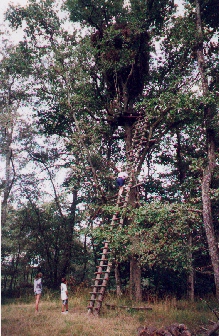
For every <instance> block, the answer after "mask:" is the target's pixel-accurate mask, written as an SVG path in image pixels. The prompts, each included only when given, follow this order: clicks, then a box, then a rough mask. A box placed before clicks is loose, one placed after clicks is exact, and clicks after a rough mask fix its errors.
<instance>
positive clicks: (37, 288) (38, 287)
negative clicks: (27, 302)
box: [34, 273, 43, 313]
mask: <svg viewBox="0 0 219 336" xmlns="http://www.w3.org/2000/svg"><path fill="white" fill-rule="evenodd" d="M42 276H43V275H42V273H38V274H37V275H36V277H35V279H34V295H35V300H36V304H35V311H36V313H38V310H39V303H40V297H41V294H42V290H43V285H42Z"/></svg>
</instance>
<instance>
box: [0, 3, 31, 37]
mask: <svg viewBox="0 0 219 336" xmlns="http://www.w3.org/2000/svg"><path fill="white" fill-rule="evenodd" d="M9 4H13V5H15V6H16V5H20V6H25V5H26V4H27V0H1V1H0V25H1V27H0V28H1V30H2V28H3V27H6V28H7V29H8V30H9V31H11V30H10V28H9V26H8V25H7V22H4V13H5V11H6V10H7V8H8V6H9ZM12 36H13V41H14V42H18V41H19V40H20V39H21V38H22V36H23V33H22V29H20V30H19V31H17V32H13V34H12Z"/></svg>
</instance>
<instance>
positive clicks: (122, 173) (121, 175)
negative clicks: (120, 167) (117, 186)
mask: <svg viewBox="0 0 219 336" xmlns="http://www.w3.org/2000/svg"><path fill="white" fill-rule="evenodd" d="M118 177H122V178H124V179H126V178H127V177H128V174H127V173H126V172H120V173H119V174H118Z"/></svg>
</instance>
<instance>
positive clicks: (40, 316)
mask: <svg viewBox="0 0 219 336" xmlns="http://www.w3.org/2000/svg"><path fill="white" fill-rule="evenodd" d="M86 299H87V297H86V295H81V294H80V295H79V294H72V296H71V298H70V300H69V314H68V315H63V314H61V300H59V299H58V298H55V297H51V296H49V295H44V296H43V297H42V300H41V302H40V310H39V313H37V314H36V313H35V307H34V298H33V301H30V299H29V302H28V300H26V302H24V300H22V299H15V300H10V301H9V300H7V301H5V302H4V304H3V305H2V330H1V335H2V336H6V335H7V336H9V335H10V336H18V335H19V336H44V335H45V336H48V335H50V336H51V335H52V336H58V335H59V336H62V335H63V336H64V335H65V336H106V335H107V336H134V335H136V336H137V328H138V327H139V326H148V325H151V326H155V327H157V328H159V327H163V326H167V325H169V324H171V323H174V322H177V323H184V324H186V325H187V327H188V328H189V330H190V331H191V332H193V335H201V332H199V331H198V330H199V329H200V326H204V325H207V324H208V321H209V320H214V321H215V322H216V317H215V316H214V314H213V313H212V311H211V310H210V309H209V308H208V307H207V305H205V303H204V302H201V301H199V302H196V303H194V304H193V303H192V304H191V303H189V302H187V301H176V300H173V299H171V300H170V299H167V300H163V301H160V302H154V303H151V304H150V303H146V302H145V303H144V304H142V305H141V306H145V307H151V308H152V310H145V311H136V310H134V309H133V308H132V307H131V304H130V303H129V302H128V300H126V299H125V298H124V299H122V300H120V302H117V300H116V298H114V297H111V296H109V295H108V296H107V297H106V298H105V300H104V304H103V307H102V310H101V314H100V316H99V317H96V316H93V315H89V314H88V313H87V309H86V307H87V300H86ZM105 303H110V304H117V305H128V306H129V307H130V308H127V309H121V308H116V309H115V310H112V309H108V308H107V307H106V305H105ZM211 304H212V305H213V307H214V306H215V302H211Z"/></svg>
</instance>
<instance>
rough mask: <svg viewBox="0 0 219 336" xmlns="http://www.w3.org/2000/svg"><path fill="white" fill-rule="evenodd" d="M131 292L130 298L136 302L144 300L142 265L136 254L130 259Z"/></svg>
mask: <svg viewBox="0 0 219 336" xmlns="http://www.w3.org/2000/svg"><path fill="white" fill-rule="evenodd" d="M129 294H130V300H134V301H136V302H141V301H142V290H141V267H140V265H139V262H138V259H137V258H136V257H135V256H132V257H131V260H130V283H129Z"/></svg>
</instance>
